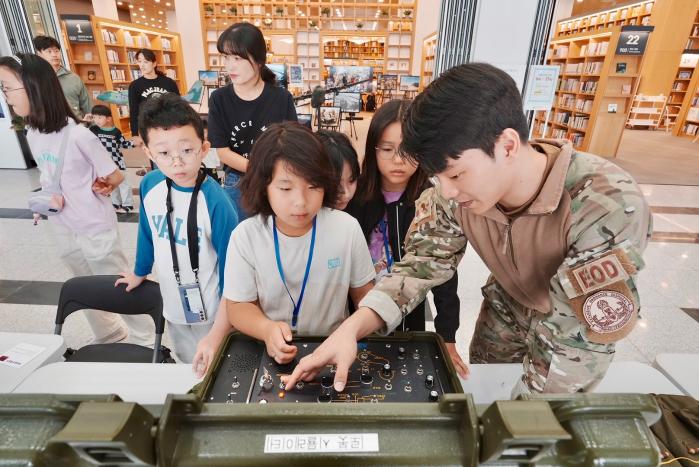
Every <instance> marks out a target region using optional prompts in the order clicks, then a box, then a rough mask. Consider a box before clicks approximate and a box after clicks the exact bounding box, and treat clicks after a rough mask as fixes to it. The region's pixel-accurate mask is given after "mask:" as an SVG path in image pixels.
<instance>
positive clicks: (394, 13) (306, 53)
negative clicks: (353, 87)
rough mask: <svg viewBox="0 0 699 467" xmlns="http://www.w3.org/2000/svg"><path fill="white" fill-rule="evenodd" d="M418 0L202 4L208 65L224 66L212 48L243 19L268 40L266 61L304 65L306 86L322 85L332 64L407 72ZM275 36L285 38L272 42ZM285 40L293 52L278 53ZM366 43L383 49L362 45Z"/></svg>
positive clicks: (202, 0) (265, 0)
mask: <svg viewBox="0 0 699 467" xmlns="http://www.w3.org/2000/svg"><path fill="white" fill-rule="evenodd" d="M417 2H418V0H383V1H381V2H377V1H376V0H373V1H371V0H370V1H364V0H354V1H342V2H339V1H338V2H336V1H334V0H313V1H309V2H292V1H288V0H282V1H274V0H239V1H220V0H200V2H199V3H200V8H201V18H202V34H203V37H204V44H205V60H206V63H207V67H208V68H209V69H213V70H217V69H222V68H223V65H222V62H221V57H220V54H219V53H218V50H217V48H216V42H217V40H218V37H219V35H220V34H221V33H222V32H223V31H224V30H225V29H226V28H228V27H229V26H230V25H232V24H234V23H236V22H240V21H247V22H250V23H252V24H254V25H255V26H257V27H259V28H260V29H261V30H262V32H263V33H264V35H265V37H266V38H268V39H270V38H271V41H270V43H271V47H268V52H269V55H268V62H271V63H275V62H276V63H289V64H292V63H298V64H300V65H302V66H303V68H304V81H305V85H306V84H307V85H308V86H310V87H312V86H313V85H316V84H320V83H321V82H322V80H323V79H324V76H326V75H327V72H326V71H325V67H326V66H330V65H360V66H372V67H373V68H374V72H375V73H393V74H399V73H402V74H409V73H410V69H411V63H412V57H413V55H412V47H413V42H414V30H415V12H416V11H417ZM275 36H276V37H277V38H282V37H283V40H279V41H275V40H274V39H275ZM357 38H359V40H357ZM289 41H291V44H292V51H291V53H288V52H287V51H282V50H280V49H281V48H285V47H286V46H285V45H284V44H287V43H288V42H289ZM343 41H347V42H352V44H345V43H344V42H343ZM368 42H369V43H372V42H373V43H375V44H383V45H382V46H381V45H371V46H365V44H366V43H368ZM345 45H347V46H348V48H347V49H345V48H344V46H345ZM381 48H383V51H382V52H381V51H380V49H381ZM345 51H347V53H345Z"/></svg>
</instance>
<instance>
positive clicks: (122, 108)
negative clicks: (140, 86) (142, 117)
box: [117, 105, 129, 118]
mask: <svg viewBox="0 0 699 467" xmlns="http://www.w3.org/2000/svg"><path fill="white" fill-rule="evenodd" d="M117 112H118V113H119V117H120V118H125V117H128V116H129V106H128V105H119V106H117Z"/></svg>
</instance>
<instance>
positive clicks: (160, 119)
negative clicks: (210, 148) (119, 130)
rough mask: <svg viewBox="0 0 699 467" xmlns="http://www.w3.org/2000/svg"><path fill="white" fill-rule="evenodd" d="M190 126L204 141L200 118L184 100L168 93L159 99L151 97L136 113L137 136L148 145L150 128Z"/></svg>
mask: <svg viewBox="0 0 699 467" xmlns="http://www.w3.org/2000/svg"><path fill="white" fill-rule="evenodd" d="M183 126H191V127H192V128H194V131H196V132H197V136H198V137H199V139H200V140H202V141H204V125H203V124H202V122H201V117H199V114H198V113H197V112H196V110H194V109H193V108H192V106H191V105H189V104H188V103H187V101H185V100H184V99H182V98H181V97H180V96H178V95H177V94H175V93H172V92H168V93H165V94H163V95H162V96H160V97H151V98H150V99H148V100H146V102H144V103H143V105H142V106H141V108H140V109H139V112H138V134H139V136H141V138H142V139H143V142H144V143H145V144H146V146H147V145H148V130H150V129H152V128H162V129H164V130H169V129H170V128H181V127H183Z"/></svg>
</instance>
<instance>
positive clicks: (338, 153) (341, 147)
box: [304, 125, 359, 181]
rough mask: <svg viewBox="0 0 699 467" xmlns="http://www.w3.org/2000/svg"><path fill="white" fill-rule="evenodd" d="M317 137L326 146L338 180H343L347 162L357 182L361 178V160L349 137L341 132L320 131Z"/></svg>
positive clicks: (353, 178)
mask: <svg viewBox="0 0 699 467" xmlns="http://www.w3.org/2000/svg"><path fill="white" fill-rule="evenodd" d="M304 126H305V125H304ZM316 136H317V137H318V139H319V140H320V142H321V143H323V146H325V151H326V152H327V153H328V157H329V158H330V163H331V164H332V165H333V168H334V169H335V173H336V175H337V178H338V180H339V179H341V178H342V169H343V168H344V164H345V162H346V163H347V164H348V165H349V166H350V171H351V172H352V181H356V180H357V179H358V178H359V158H358V157H357V151H356V150H355V149H354V146H352V142H351V141H350V140H349V138H348V137H347V135H345V134H344V133H340V132H339V131H332V130H320V131H318V132H317V133H316Z"/></svg>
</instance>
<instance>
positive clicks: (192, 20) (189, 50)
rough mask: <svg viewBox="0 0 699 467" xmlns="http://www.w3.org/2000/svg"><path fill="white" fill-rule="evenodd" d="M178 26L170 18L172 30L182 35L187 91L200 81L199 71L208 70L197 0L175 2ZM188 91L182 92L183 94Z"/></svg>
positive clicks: (181, 45) (178, 0) (177, 0)
mask: <svg viewBox="0 0 699 467" xmlns="http://www.w3.org/2000/svg"><path fill="white" fill-rule="evenodd" d="M175 12H176V15H177V21H176V24H173V22H172V20H171V19H170V17H168V20H169V23H170V29H172V30H176V31H177V32H179V34H180V40H181V44H180V47H181V49H182V53H183V59H184V69H185V75H186V78H187V89H189V88H190V87H192V85H193V84H194V82H195V81H196V80H197V79H199V70H206V66H205V64H204V39H203V36H202V32H201V13H200V11H199V2H197V1H195V0H175ZM187 89H183V90H181V91H182V93H185V92H187Z"/></svg>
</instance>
